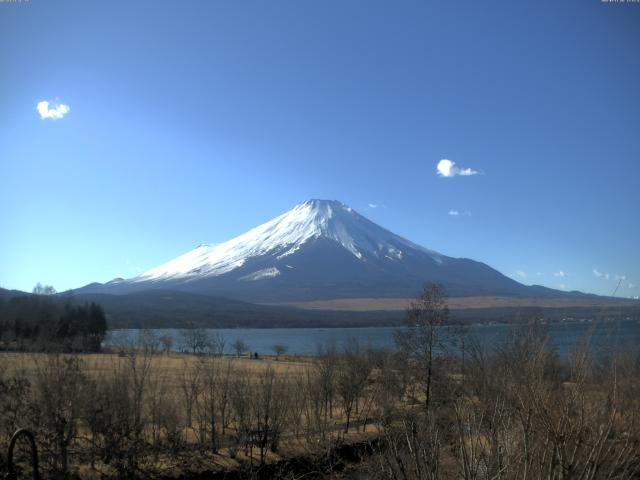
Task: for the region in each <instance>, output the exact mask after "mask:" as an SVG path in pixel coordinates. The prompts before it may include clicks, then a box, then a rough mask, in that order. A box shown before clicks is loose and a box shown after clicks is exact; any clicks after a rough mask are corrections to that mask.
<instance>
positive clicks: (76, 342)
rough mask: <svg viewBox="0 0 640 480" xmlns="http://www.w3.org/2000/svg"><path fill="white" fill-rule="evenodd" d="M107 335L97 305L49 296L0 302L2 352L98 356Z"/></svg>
mask: <svg viewBox="0 0 640 480" xmlns="http://www.w3.org/2000/svg"><path fill="white" fill-rule="evenodd" d="M35 291H36V290H35V289H34V292H35ZM106 332H107V319H106V315H105V313H104V310H103V309H102V307H101V306H100V305H98V304H97V303H94V302H87V303H84V304H80V305H78V304H74V302H73V300H72V299H71V298H61V297H58V296H54V295H51V294H49V293H48V292H47V294H40V293H39V292H38V293H34V294H32V295H21V296H14V297H9V298H0V349H3V350H36V351H41V350H58V351H60V350H61V351H67V352H95V351H99V350H100V345H101V344H102V340H103V339H104V336H105V334H106Z"/></svg>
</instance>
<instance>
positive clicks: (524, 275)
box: [516, 270, 527, 278]
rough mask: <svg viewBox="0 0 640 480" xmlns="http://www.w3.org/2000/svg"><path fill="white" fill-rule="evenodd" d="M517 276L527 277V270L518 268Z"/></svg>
mask: <svg viewBox="0 0 640 480" xmlns="http://www.w3.org/2000/svg"><path fill="white" fill-rule="evenodd" d="M516 276H517V277H520V278H527V272H525V271H522V270H518V271H517V272H516Z"/></svg>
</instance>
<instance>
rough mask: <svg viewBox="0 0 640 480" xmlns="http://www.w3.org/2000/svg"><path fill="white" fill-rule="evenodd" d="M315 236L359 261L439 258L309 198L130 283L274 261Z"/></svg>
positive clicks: (333, 203)
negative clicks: (417, 253) (415, 254)
mask: <svg viewBox="0 0 640 480" xmlns="http://www.w3.org/2000/svg"><path fill="white" fill-rule="evenodd" d="M318 238H323V239H324V240H327V241H329V242H332V243H333V244H335V245H337V246H339V247H342V248H344V249H345V250H347V251H348V252H349V253H350V254H352V255H353V256H354V257H356V258H357V259H358V260H365V259H366V258H367V257H369V258H374V257H375V258H378V259H387V260H392V261H393V260H401V259H402V258H403V257H404V256H405V254H406V252H408V251H414V250H416V249H418V250H421V251H422V252H423V253H427V254H428V255H430V256H431V257H432V258H433V260H435V261H436V262H441V261H442V258H443V257H442V255H440V254H438V253H436V252H432V251H429V250H427V249H424V248H422V247H419V246H418V245H415V244H413V243H411V242H409V241H408V240H405V239H404V238H402V237H399V236H397V235H395V234H393V233H391V232H390V231H388V230H385V229H384V228H382V227H380V226H378V225H376V224H375V223H373V222H371V221H370V220H368V219H366V218H365V217H363V216H362V215H360V214H358V213H357V212H356V211H355V210H353V209H352V208H351V207H349V206H347V205H345V204H344V203H342V202H339V201H337V200H321V199H310V200H307V201H305V202H303V203H301V204H298V205H296V206H295V207H293V208H292V209H291V210H289V211H287V212H285V213H283V214H282V215H280V216H278V217H276V218H274V219H273V220H270V221H268V222H266V223H263V224H262V225H259V226H258V227H255V228H253V229H251V230H249V231H248V232H246V233H244V234H242V235H240V236H238V237H236V238H233V239H231V240H229V241H227V242H224V243H219V244H204V245H200V246H199V247H197V248H196V249H194V250H192V251H190V252H188V253H186V254H184V255H182V256H180V257H178V258H176V259H174V260H171V261H170V262H167V263H165V264H164V265H160V266H159V267H157V268H154V269H151V270H149V271H147V272H144V273H143V274H142V275H140V276H138V277H136V278H134V279H132V281H134V282H146V281H157V280H168V279H178V278H185V279H186V278H195V277H204V276H206V277H210V276H219V275H223V274H226V273H229V272H231V271H233V270H236V269H238V268H240V267H242V266H243V265H245V264H246V262H247V261H248V260H250V259H255V258H258V257H261V258H262V257H265V256H269V257H271V258H273V261H274V262H276V263H277V262H278V261H280V260H282V259H283V258H284V257H287V256H289V255H292V254H294V253H295V252H297V251H298V250H300V248H301V247H302V246H303V245H306V244H308V243H309V242H311V241H313V240H315V239H318Z"/></svg>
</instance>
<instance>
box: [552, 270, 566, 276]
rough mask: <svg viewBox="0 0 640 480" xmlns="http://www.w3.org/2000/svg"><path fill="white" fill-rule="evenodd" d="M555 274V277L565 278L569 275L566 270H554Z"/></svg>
mask: <svg viewBox="0 0 640 480" xmlns="http://www.w3.org/2000/svg"><path fill="white" fill-rule="evenodd" d="M553 276H554V277H560V278H565V277H566V276H567V274H566V273H565V272H564V270H560V271H558V272H553Z"/></svg>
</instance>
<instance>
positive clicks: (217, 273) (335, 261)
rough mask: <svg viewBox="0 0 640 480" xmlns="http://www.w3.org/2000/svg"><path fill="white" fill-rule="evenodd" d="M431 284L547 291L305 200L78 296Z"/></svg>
mask: <svg viewBox="0 0 640 480" xmlns="http://www.w3.org/2000/svg"><path fill="white" fill-rule="evenodd" d="M428 281H433V282H438V283H442V284H444V285H445V287H446V288H447V289H448V291H449V292H450V294H451V295H540V294H544V293H545V292H546V290H547V289H544V291H545V292H543V291H542V290H541V291H539V292H533V291H532V290H531V289H532V288H536V287H526V286H524V285H522V284H520V283H518V282H516V281H514V280H512V279H510V278H508V277H506V276H504V275H502V274H501V273H499V272H498V271H496V270H494V269H492V268H490V267H489V266H487V265H485V264H483V263H480V262H475V261H473V260H469V259H459V258H452V257H447V256H445V255H442V254H440V253H437V252H434V251H432V250H428V249H427V248H424V247H422V246H419V245H416V244H415V243H412V242H410V241H409V240H406V239H404V238H402V237H400V236H398V235H395V234H394V233H392V232H390V231H388V230H386V229H384V228H382V227H380V226H378V225H376V224H375V223H373V222H371V221H370V220H368V219H366V218H365V217H363V216H362V215H360V214H359V213H357V212H356V211H354V210H353V209H352V208H350V207H348V206H347V205H344V204H343V203H341V202H338V201H328V200H309V201H306V202H304V203H302V204H300V205H297V206H295V207H294V208H292V209H291V210H289V211H288V212H286V213H284V214H282V215H280V216H279V217H276V218H274V219H273V220H270V221H268V222H267V223H264V224H262V225H260V226H258V227H256V228H253V229H251V230H249V231H248V232H246V233H244V234H242V235H240V236H238V237H236V238H234V239H231V240H229V241H227V242H224V243H220V244H210V245H209V244H206V245H200V246H198V247H197V248H195V249H194V250H191V251H190V252H187V253H185V254H184V255H182V256H180V257H177V258H175V259H173V260H171V261H169V262H167V263H164V264H162V265H160V266H158V267H156V268H152V269H151V270H148V271H146V272H144V273H143V274H141V275H139V276H137V277H134V278H131V279H126V280H125V279H116V280H112V281H111V282H108V283H106V284H104V285H103V284H91V285H87V286H86V287H83V288H82V289H79V291H80V292H83V293H87V292H101V293H129V292H134V291H143V290H149V289H173V290H182V291H188V292H193V293H205V294H210V295H216V296H229V297H234V298H239V299H244V300H251V301H289V300H312V299H330V298H349V297H373V296H377V297H411V296H414V295H415V294H416V292H417V291H418V290H419V289H420V287H421V286H422V285H423V284H424V283H425V282H428ZM537 288H541V287H537ZM550 292H553V291H552V290H550ZM547 293H548V292H547Z"/></svg>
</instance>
